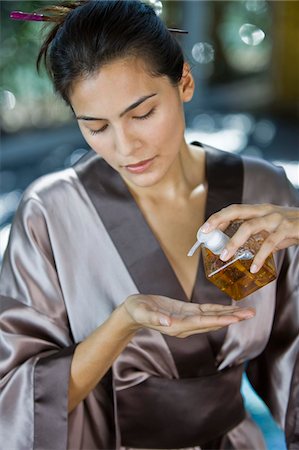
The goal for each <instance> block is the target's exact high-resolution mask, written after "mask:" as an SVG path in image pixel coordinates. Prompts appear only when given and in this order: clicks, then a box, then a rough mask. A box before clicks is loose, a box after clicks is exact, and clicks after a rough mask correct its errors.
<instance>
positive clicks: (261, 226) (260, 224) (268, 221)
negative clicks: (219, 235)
mask: <svg viewBox="0 0 299 450" xmlns="http://www.w3.org/2000/svg"><path fill="white" fill-rule="evenodd" d="M279 223H280V217H279V215H278V214H276V213H273V214H270V215H268V216H263V217H259V218H256V219H251V220H247V221H246V222H244V223H242V224H241V225H240V227H239V228H238V230H237V231H236V233H235V234H234V235H233V236H232V238H231V239H230V240H229V241H228V243H227V244H226V247H225V249H224V250H223V251H222V253H221V255H220V259H221V260H222V261H228V260H229V259H230V258H231V257H232V256H233V255H234V254H235V253H236V251H237V250H238V248H240V247H241V246H242V245H243V244H244V243H245V242H246V241H247V240H248V239H249V238H250V237H251V236H253V235H255V234H257V233H261V232H267V233H273V232H275V231H276V229H277V227H278V226H279Z"/></svg>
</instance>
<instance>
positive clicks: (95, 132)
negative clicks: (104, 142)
mask: <svg viewBox="0 0 299 450" xmlns="http://www.w3.org/2000/svg"><path fill="white" fill-rule="evenodd" d="M107 127H108V125H107V124H106V125H104V126H103V127H102V128H100V129H99V130H89V132H90V134H91V135H92V136H94V135H95V134H99V133H103V132H104V131H105V130H106V129H107Z"/></svg>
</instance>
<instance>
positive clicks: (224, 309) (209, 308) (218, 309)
mask: <svg viewBox="0 0 299 450" xmlns="http://www.w3.org/2000/svg"><path fill="white" fill-rule="evenodd" d="M198 306H199V307H200V310H201V312H202V313H203V314H207V313H210V314H216V313H222V314H230V313H234V312H241V313H242V312H244V313H247V312H248V313H252V314H255V309H254V308H244V307H243V308H242V307H240V306H235V305H229V306H227V305H220V304H217V303H216V304H215V303H204V304H201V305H198Z"/></svg>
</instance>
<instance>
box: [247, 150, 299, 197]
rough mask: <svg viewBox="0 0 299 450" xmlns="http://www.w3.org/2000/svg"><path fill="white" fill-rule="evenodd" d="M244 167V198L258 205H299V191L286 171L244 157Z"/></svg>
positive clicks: (262, 161)
mask: <svg viewBox="0 0 299 450" xmlns="http://www.w3.org/2000/svg"><path fill="white" fill-rule="evenodd" d="M242 161H243V167H244V180H243V196H244V202H245V203H246V202H247V201H248V199H249V200H250V202H256V203H263V202H265V203H267V202H270V203H273V204H281V205H286V206H287V205H289V206H296V205H299V195H298V191H297V190H296V189H295V187H294V186H293V185H292V184H291V182H290V181H289V180H288V178H287V176H286V173H285V170H284V169H283V167H281V166H277V165H275V164H273V163H271V162H269V161H265V160H263V159H259V158H252V157H248V156H242Z"/></svg>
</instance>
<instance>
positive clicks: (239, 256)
mask: <svg viewBox="0 0 299 450" xmlns="http://www.w3.org/2000/svg"><path fill="white" fill-rule="evenodd" d="M241 223H242V222H240V221H238V222H237V221H236V222H233V223H232V224H231V225H230V226H229V227H228V228H227V229H226V230H225V233H224V232H222V231H220V230H217V229H216V230H213V231H211V232H210V233H203V232H202V231H200V229H199V230H198V233H197V242H196V243H195V244H194V245H193V247H192V248H191V250H190V251H189V253H188V256H192V255H193V253H194V252H195V251H196V250H197V248H198V247H200V246H201V248H202V258H203V263H204V268H205V273H206V277H207V279H208V280H209V281H211V282H212V283H214V284H215V285H216V286H217V287H218V288H219V289H221V290H222V291H224V292H226V293H227V294H228V295H229V296H230V297H231V298H232V299H234V300H241V299H243V298H244V297H246V296H247V295H249V294H252V293H253V292H254V291H256V290H257V289H260V288H261V287H263V286H265V285H266V284H268V283H270V282H271V281H273V280H275V278H276V276H277V275H276V268H275V263H274V258H273V255H272V254H271V255H269V256H268V257H267V259H266V261H265V262H264V264H263V266H262V267H261V269H260V270H259V271H258V272H257V273H251V272H250V270H249V269H250V266H251V264H252V260H253V258H254V255H255V254H256V253H257V252H258V250H259V248H260V247H261V245H262V243H263V241H264V238H265V236H264V235H263V233H258V234H255V235H253V236H251V237H250V238H249V239H248V240H247V241H246V242H245V244H244V245H243V246H242V247H240V248H239V249H238V250H237V252H236V253H235V254H234V255H233V257H232V258H230V259H229V260H228V261H221V259H220V258H219V255H220V254H221V252H222V250H223V249H224V248H225V246H226V243H227V241H228V240H229V238H230V237H231V236H232V235H233V234H234V233H235V232H236V231H237V229H238V228H239V226H240V225H241Z"/></svg>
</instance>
